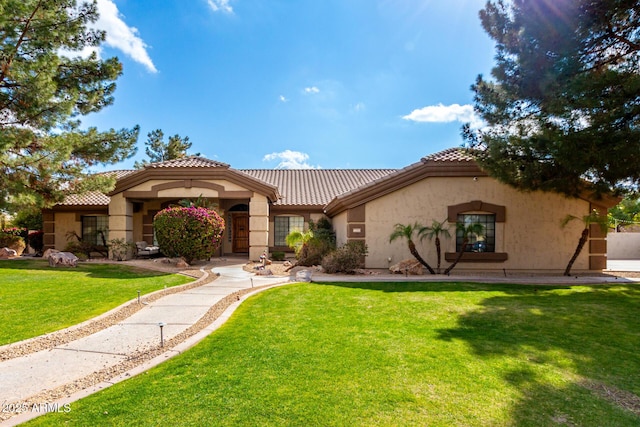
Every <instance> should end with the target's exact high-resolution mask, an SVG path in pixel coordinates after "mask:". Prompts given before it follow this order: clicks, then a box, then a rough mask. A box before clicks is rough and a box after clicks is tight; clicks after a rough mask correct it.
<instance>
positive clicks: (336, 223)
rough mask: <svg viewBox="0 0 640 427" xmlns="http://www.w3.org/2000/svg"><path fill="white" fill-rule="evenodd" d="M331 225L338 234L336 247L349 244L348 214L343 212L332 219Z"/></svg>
mask: <svg viewBox="0 0 640 427" xmlns="http://www.w3.org/2000/svg"><path fill="white" fill-rule="evenodd" d="M331 224H333V229H334V230H335V232H336V245H338V246H342V245H344V244H345V243H347V212H346V211H345V212H341V213H339V214H338V215H336V216H334V217H333V218H331Z"/></svg>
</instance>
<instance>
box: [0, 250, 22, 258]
mask: <svg viewBox="0 0 640 427" xmlns="http://www.w3.org/2000/svg"><path fill="white" fill-rule="evenodd" d="M14 256H18V252H17V251H16V250H15V249H10V248H0V258H11V257H14Z"/></svg>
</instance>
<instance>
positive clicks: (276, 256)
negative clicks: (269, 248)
mask: <svg viewBox="0 0 640 427" xmlns="http://www.w3.org/2000/svg"><path fill="white" fill-rule="evenodd" d="M271 259H272V260H274V261H284V252H279V251H275V252H272V253H271Z"/></svg>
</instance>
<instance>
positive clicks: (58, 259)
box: [49, 252, 78, 267]
mask: <svg viewBox="0 0 640 427" xmlns="http://www.w3.org/2000/svg"><path fill="white" fill-rule="evenodd" d="M49 266H51V267H77V266H78V257H77V256H75V255H74V254H72V253H71V252H58V253H52V254H50V255H49Z"/></svg>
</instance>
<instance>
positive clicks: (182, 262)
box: [176, 258, 189, 268]
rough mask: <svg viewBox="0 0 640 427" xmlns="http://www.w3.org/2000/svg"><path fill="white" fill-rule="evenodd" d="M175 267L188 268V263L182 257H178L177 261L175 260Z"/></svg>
mask: <svg viewBox="0 0 640 427" xmlns="http://www.w3.org/2000/svg"><path fill="white" fill-rule="evenodd" d="M176 267H177V268H189V264H188V263H187V261H185V260H184V259H182V258H180V259H179V260H178V262H176Z"/></svg>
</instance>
